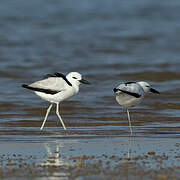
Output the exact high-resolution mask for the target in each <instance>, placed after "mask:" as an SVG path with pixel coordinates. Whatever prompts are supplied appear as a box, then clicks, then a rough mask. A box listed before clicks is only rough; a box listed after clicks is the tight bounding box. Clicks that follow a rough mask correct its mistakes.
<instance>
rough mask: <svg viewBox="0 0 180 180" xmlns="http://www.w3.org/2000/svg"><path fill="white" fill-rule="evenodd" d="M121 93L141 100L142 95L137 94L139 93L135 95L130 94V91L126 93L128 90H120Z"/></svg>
mask: <svg viewBox="0 0 180 180" xmlns="http://www.w3.org/2000/svg"><path fill="white" fill-rule="evenodd" d="M119 90H120V91H121V92H123V93H125V94H128V95H130V96H134V97H136V98H140V97H141V95H140V94H137V93H133V92H129V91H126V90H122V89H119Z"/></svg>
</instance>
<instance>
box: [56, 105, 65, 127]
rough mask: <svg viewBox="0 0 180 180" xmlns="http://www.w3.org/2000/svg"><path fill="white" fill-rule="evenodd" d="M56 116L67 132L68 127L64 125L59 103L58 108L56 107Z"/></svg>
mask: <svg viewBox="0 0 180 180" xmlns="http://www.w3.org/2000/svg"><path fill="white" fill-rule="evenodd" d="M56 114H57V116H58V118H59V120H60V121H61V124H62V125H63V128H64V130H66V126H65V125H64V122H63V120H62V118H61V116H60V114H59V103H57V106H56Z"/></svg>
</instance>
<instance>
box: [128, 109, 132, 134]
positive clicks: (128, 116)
mask: <svg viewBox="0 0 180 180" xmlns="http://www.w3.org/2000/svg"><path fill="white" fill-rule="evenodd" d="M127 115H128V121H129V127H130V131H131V135H132V128H131V119H130V115H129V111H128V109H127Z"/></svg>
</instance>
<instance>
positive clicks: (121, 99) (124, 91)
mask: <svg viewBox="0 0 180 180" xmlns="http://www.w3.org/2000/svg"><path fill="white" fill-rule="evenodd" d="M148 92H152V93H156V94H160V93H159V92H158V91H157V90H155V89H153V88H152V87H151V86H150V85H149V84H148V83H147V82H144V81H141V82H127V83H123V84H120V85H119V86H117V87H116V88H114V93H115V95H116V101H117V102H118V103H119V104H120V105H121V106H123V107H124V108H125V109H126V110H127V115H128V121H129V127H130V131H131V135H132V128H131V120H130V115H129V110H128V109H129V108H131V107H133V106H136V105H138V104H140V103H141V102H142V100H143V99H144V96H145V95H146V94H147V93H148Z"/></svg>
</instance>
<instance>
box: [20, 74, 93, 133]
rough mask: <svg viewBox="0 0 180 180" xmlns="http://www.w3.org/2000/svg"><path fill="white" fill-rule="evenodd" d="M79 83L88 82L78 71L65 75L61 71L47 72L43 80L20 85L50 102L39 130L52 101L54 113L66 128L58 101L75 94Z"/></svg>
mask: <svg viewBox="0 0 180 180" xmlns="http://www.w3.org/2000/svg"><path fill="white" fill-rule="evenodd" d="M81 83H84V84H90V83H89V82H88V81H86V80H84V79H82V75H81V74H80V73H78V72H70V73H69V74H67V75H66V76H65V75H63V74H61V73H54V74H47V75H46V76H45V79H43V80H40V81H36V82H34V83H32V84H30V85H26V84H23V85H22V87H24V88H27V89H30V90H32V91H34V92H35V93H36V94H37V95H38V96H40V97H41V98H42V99H44V100H46V101H49V102H50V103H51V104H50V106H49V108H48V109H47V112H46V116H45V118H44V121H43V123H42V126H41V128H40V129H41V130H42V129H43V127H44V125H45V123H46V120H47V117H48V114H49V112H50V110H51V108H52V106H53V104H54V103H55V104H56V114H57V116H58V118H59V120H60V121H61V123H62V125H63V128H64V129H65V130H66V126H65V125H64V122H63V120H62V118H61V116H60V114H59V103H61V102H63V101H64V100H67V99H69V98H71V97H72V96H74V95H75V94H77V93H78V92H79V85H80V84H81Z"/></svg>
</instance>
